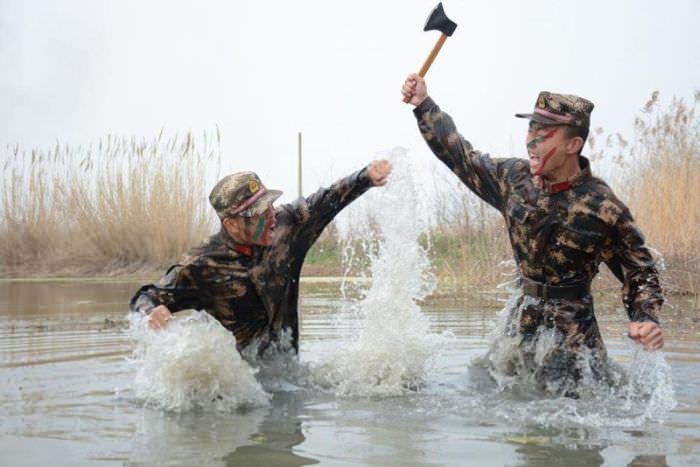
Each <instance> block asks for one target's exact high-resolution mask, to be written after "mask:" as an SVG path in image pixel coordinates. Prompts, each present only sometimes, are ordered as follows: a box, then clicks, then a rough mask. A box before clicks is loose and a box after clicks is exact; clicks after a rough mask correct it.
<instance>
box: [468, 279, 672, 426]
mask: <svg viewBox="0 0 700 467" xmlns="http://www.w3.org/2000/svg"><path fill="white" fill-rule="evenodd" d="M519 295H520V293H519V292H518V291H517V290H513V295H512V296H511V299H510V300H509V302H508V303H507V304H506V306H505V307H504V309H503V310H501V312H500V313H499V316H498V320H497V324H496V326H495V328H494V331H493V332H492V333H491V335H490V337H489V341H490V342H491V343H492V345H491V348H490V350H489V353H488V354H487V355H485V356H483V357H479V358H476V359H474V360H473V361H472V368H471V369H470V371H471V372H472V373H474V374H478V373H479V372H481V373H482V374H483V373H484V372H485V373H486V374H488V377H489V379H491V380H492V382H493V386H492V387H491V388H490V389H485V390H484V387H483V385H482V386H481V388H480V389H482V394H476V395H475V397H474V398H467V399H466V400H464V401H462V404H464V403H466V404H468V405H469V408H470V410H472V411H474V410H475V411H476V412H477V413H482V414H483V416H484V417H497V418H501V419H504V420H507V421H508V422H509V423H514V424H517V425H527V424H536V425H539V426H542V427H548V428H566V427H572V428H581V427H584V428H593V429H600V428H607V427H613V426H616V427H625V428H632V427H640V426H643V425H644V424H645V423H647V422H650V421H651V422H661V421H663V420H664V419H665V418H666V417H667V416H668V413H669V411H670V410H671V409H673V408H674V407H675V406H676V400H675V394H674V390H673V382H672V379H671V368H670V366H669V365H668V363H667V362H666V361H665V359H664V356H663V353H662V352H660V351H656V352H650V351H646V350H644V348H643V347H642V346H641V345H639V344H638V343H636V342H634V341H632V340H630V339H628V338H627V337H626V336H625V337H623V339H624V341H625V342H626V349H625V353H627V354H628V355H631V361H630V362H629V363H628V364H626V365H623V364H620V363H617V362H614V361H613V360H612V359H608V361H607V363H606V366H605V370H604V380H602V381H601V379H600V378H597V377H594V376H593V375H592V374H591V372H590V371H586V370H590V368H591V366H592V365H591V359H592V356H591V355H590V354H584V355H582V360H581V362H579V363H580V366H581V370H583V371H582V375H581V380H580V381H579V383H578V386H577V396H578V398H576V399H572V398H571V397H564V396H552V395H547V394H543V393H542V387H541V386H538V382H537V381H536V380H535V378H534V375H533V374H530V373H527V372H524V373H522V374H518V373H517V372H514V371H513V370H514V367H515V366H517V365H518V362H519V358H520V355H521V353H522V351H523V348H522V345H521V340H522V338H521V336H520V335H519V333H518V325H517V323H518V322H519V320H520V311H521V310H522V309H523V308H524V307H526V306H527V305H528V300H531V299H529V298H528V297H525V298H524V302H523V304H522V306H520V307H518V308H516V303H517V298H518V297H519ZM551 332H552V330H542V331H541V332H540V334H539V336H538V339H537V344H536V345H535V346H533V348H532V349H531V350H532V351H533V353H534V361H535V363H537V361H538V358H540V357H541V356H542V355H543V354H546V353H547V352H548V351H549V350H551V348H552V347H553V346H556V345H558V342H557V341H556V339H554V338H553V336H552V335H550V334H551ZM548 333H549V334H548ZM553 392H554V393H557V391H556V390H555V391H553Z"/></svg>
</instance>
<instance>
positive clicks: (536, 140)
mask: <svg viewBox="0 0 700 467" xmlns="http://www.w3.org/2000/svg"><path fill="white" fill-rule="evenodd" d="M558 130H559V128H557V127H554V129H553V130H552V131H550V132H548V133H545V134H544V135H540V136H536V137H534V138H532V139H531V140H530V141H528V142H527V147H528V149H532V148H534V147H535V146H537V145H538V144H540V143H544V142H545V141H547V140H548V139H549V138H551V137H552V136H554V135H555V134H556V133H557V131H558Z"/></svg>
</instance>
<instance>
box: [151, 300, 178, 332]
mask: <svg viewBox="0 0 700 467" xmlns="http://www.w3.org/2000/svg"><path fill="white" fill-rule="evenodd" d="M171 319H173V315H172V314H171V313H170V310H168V307H167V306H165V305H158V306H157V307H155V308H154V309H153V310H151V313H150V314H149V315H148V326H149V327H150V328H151V329H160V328H162V327H164V326H166V325H167V324H168V323H169V322H170V320H171Z"/></svg>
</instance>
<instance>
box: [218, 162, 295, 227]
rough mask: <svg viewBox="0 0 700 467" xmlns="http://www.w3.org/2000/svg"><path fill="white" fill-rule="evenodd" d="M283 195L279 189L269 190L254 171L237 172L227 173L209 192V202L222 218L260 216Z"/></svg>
mask: <svg viewBox="0 0 700 467" xmlns="http://www.w3.org/2000/svg"><path fill="white" fill-rule="evenodd" d="M281 195H282V192H281V191H279V190H268V189H267V188H265V185H263V184H262V182H261V181H260V177H258V176H257V175H256V174H255V173H254V172H236V173H234V174H231V175H227V176H225V177H224V178H222V179H221V180H219V183H217V184H216V186H215V187H214V189H213V190H211V193H210V194H209V202H210V203H211V205H212V206H213V207H214V209H215V210H216V214H217V215H218V216H219V218H220V219H224V218H226V217H231V216H244V217H251V216H259V215H261V214H263V213H264V212H265V211H267V209H268V208H269V207H270V205H272V203H273V202H274V201H275V200H276V199H277V198H279V197H280V196H281Z"/></svg>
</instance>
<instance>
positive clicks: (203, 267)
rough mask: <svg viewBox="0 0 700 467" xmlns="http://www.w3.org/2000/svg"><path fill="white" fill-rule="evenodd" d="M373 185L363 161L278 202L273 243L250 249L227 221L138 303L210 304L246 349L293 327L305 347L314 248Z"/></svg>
mask: <svg viewBox="0 0 700 467" xmlns="http://www.w3.org/2000/svg"><path fill="white" fill-rule="evenodd" d="M370 186H371V182H370V179H369V177H368V175H367V170H366V169H362V170H360V171H358V172H356V173H354V174H352V175H350V176H348V177H345V178H343V179H341V180H339V181H337V182H336V183H334V184H333V185H332V186H330V187H329V188H321V189H319V190H318V191H317V192H316V193H314V194H313V195H311V196H309V197H308V198H305V199H304V198H299V199H298V200H296V201H295V202H293V203H291V204H284V205H281V206H279V207H277V208H276V214H275V215H276V217H275V221H276V225H275V234H274V238H273V244H272V245H270V246H267V247H256V246H253V247H252V248H251V249H250V251H246V248H245V247H244V248H241V247H240V246H237V245H236V244H235V243H234V242H233V239H232V238H231V237H230V236H229V235H228V233H226V231H225V230H223V229H222V230H221V231H220V232H219V233H217V234H215V235H213V236H211V237H210V238H209V239H208V240H207V241H205V242H204V243H203V244H202V245H200V246H198V247H196V248H193V249H192V250H190V251H189V252H188V253H187V254H186V255H185V256H184V257H183V258H182V260H181V261H180V262H179V263H177V264H175V265H173V266H171V267H170V268H169V269H168V271H167V272H166V274H165V275H164V276H163V278H162V279H161V280H160V281H159V282H158V283H156V284H148V285H145V286H143V287H141V288H140V289H139V290H138V292H137V293H136V294H135V295H134V297H133V298H132V299H131V302H130V306H129V307H130V309H131V311H141V312H145V313H148V312H150V310H151V309H152V308H153V307H155V306H157V305H161V304H162V305H165V306H167V307H168V308H169V309H170V311H171V312H177V311H180V310H184V309H199V310H206V311H207V312H208V313H210V314H211V315H212V316H214V317H215V318H216V319H217V320H219V322H221V324H222V325H223V326H224V327H226V328H227V329H229V330H230V331H232V332H233V334H234V335H235V337H236V342H237V345H238V349H239V350H242V349H244V348H245V347H247V346H248V345H249V344H251V343H254V342H257V343H259V344H260V350H261V351H262V350H264V349H265V347H267V345H268V344H269V343H270V342H273V341H277V340H278V339H279V338H280V337H281V333H282V332H283V331H284V330H286V329H289V330H291V335H292V336H291V337H292V344H293V346H294V348H295V349H297V350H298V339H299V318H298V313H297V299H298V296H299V275H300V273H301V267H302V265H303V262H304V258H305V256H306V253H307V252H308V250H309V248H311V246H312V245H313V243H314V241H315V240H316V239H317V238H318V236H319V235H320V234H321V232H322V231H323V229H324V227H325V226H326V225H327V224H328V223H330V222H331V221H332V220H333V218H334V217H335V215H336V214H338V212H340V211H341V210H342V209H343V208H344V207H345V206H347V205H348V204H350V203H351V202H352V201H353V200H355V199H356V198H357V197H358V196H360V195H361V194H362V193H364V192H365V191H367V189H369V188H370ZM248 253H249V254H248Z"/></svg>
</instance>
